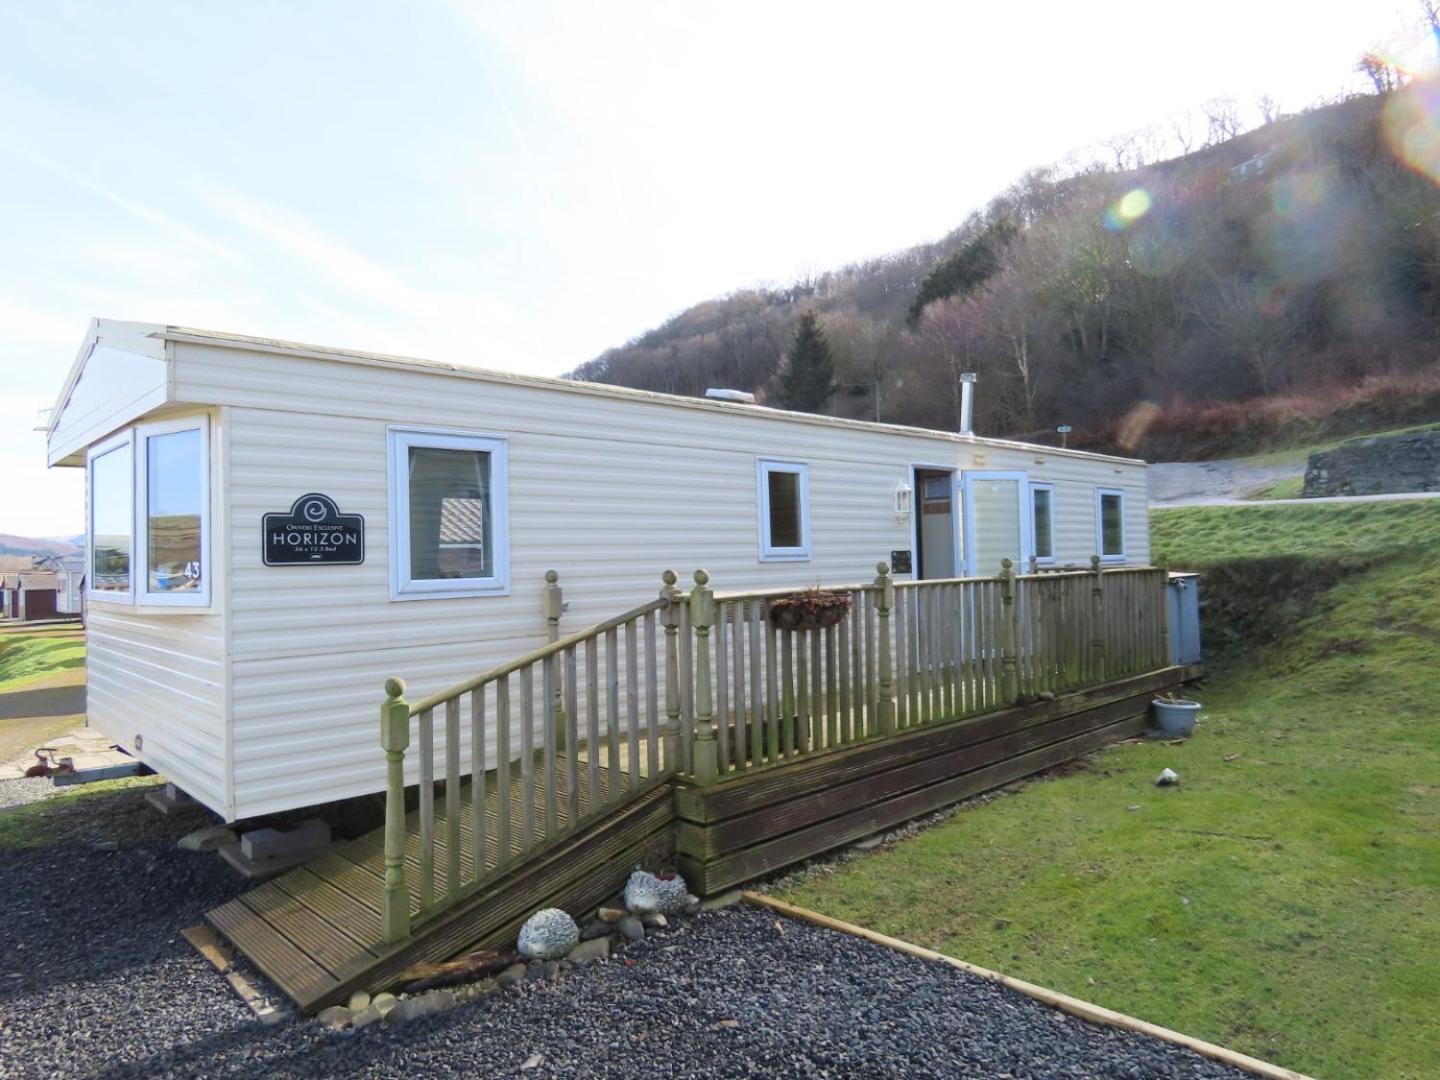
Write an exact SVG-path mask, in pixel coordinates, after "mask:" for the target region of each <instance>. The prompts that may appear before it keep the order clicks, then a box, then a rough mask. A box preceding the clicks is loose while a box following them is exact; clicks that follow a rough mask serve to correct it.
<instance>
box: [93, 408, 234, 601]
mask: <svg viewBox="0 0 1440 1080" xmlns="http://www.w3.org/2000/svg"><path fill="white" fill-rule="evenodd" d="M89 491H90V515H89V531H88V534H87V540H88V545H89V549H90V554H89V562H90V565H89V580H88V593H89V595H90V597H91V598H92V599H96V600H110V601H122V602H130V601H134V602H137V603H140V604H151V605H158V606H175V607H204V606H207V605H208V604H209V603H210V568H209V565H208V563H209V539H210V538H209V519H210V461H209V426H208V422H207V421H206V420H205V419H204V418H203V417H201V418H193V417H192V418H188V419H184V420H168V421H163V422H160V423H154V424H141V425H139V426H137V427H135V428H134V429H132V430H131V431H127V432H126V433H125V434H123V435H121V436H119V437H117V438H115V439H111V440H109V441H107V442H104V443H101V444H100V445H99V446H97V447H95V448H94V449H93V450H92V451H91V452H90V458H89Z"/></svg>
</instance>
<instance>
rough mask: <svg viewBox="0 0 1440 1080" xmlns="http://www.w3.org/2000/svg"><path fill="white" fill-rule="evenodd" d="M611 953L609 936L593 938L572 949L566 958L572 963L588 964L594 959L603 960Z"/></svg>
mask: <svg viewBox="0 0 1440 1080" xmlns="http://www.w3.org/2000/svg"><path fill="white" fill-rule="evenodd" d="M609 955H610V939H609V938H608V937H603V938H591V939H590V940H589V941H582V942H581V943H580V944H579V945H576V946H575V948H573V949H571V950H570V955H569V956H567V957H566V959H567V960H569V961H570V962H571V963H572V964H588V963H590V962H591V961H594V960H602V959H604V958H605V957H607V956H609Z"/></svg>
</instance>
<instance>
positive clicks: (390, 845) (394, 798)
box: [380, 679, 425, 944]
mask: <svg viewBox="0 0 1440 1080" xmlns="http://www.w3.org/2000/svg"><path fill="white" fill-rule="evenodd" d="M380 746H381V747H382V748H383V749H384V751H385V770H386V775H385V891H384V892H383V893H382V895H381V898H380V911H381V922H382V924H383V931H384V935H385V942H386V944H393V943H394V942H397V941H403V940H404V939H405V938H407V937H409V936H410V890H409V889H408V888H407V887H406V884H405V839H406V829H405V751H406V749H407V748H408V747H409V746H410V706H409V704H408V703H407V702H406V701H405V681H404V680H403V679H386V680H385V702H384V704H382V705H381V706H380ZM421 794H422V797H423V795H424V794H425V793H423V792H422V793H421Z"/></svg>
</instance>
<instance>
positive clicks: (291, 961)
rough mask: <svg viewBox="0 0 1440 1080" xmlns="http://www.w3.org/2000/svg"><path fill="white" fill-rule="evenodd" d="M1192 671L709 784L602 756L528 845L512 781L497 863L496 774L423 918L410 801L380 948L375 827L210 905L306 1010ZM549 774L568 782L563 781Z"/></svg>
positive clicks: (950, 775) (882, 814)
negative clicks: (405, 913) (443, 891)
mask: <svg viewBox="0 0 1440 1080" xmlns="http://www.w3.org/2000/svg"><path fill="white" fill-rule="evenodd" d="M1201 673H1202V669H1198V668H1178V667H1167V668H1162V669H1160V670H1155V671H1150V672H1145V673H1142V674H1137V675H1131V676H1127V677H1124V678H1118V679H1112V680H1110V681H1108V682H1106V683H1105V684H1103V685H1100V686H1095V687H1091V688H1089V689H1086V690H1082V691H1077V692H1071V693H1063V694H1060V695H1059V696H1057V697H1055V698H1054V699H1053V700H1042V701H1035V702H1031V703H1029V704H1025V705H1017V706H1012V707H1009V708H1004V709H996V710H992V711H989V712H986V713H983V714H981V715H979V716H971V717H966V718H963V719H951V720H942V721H937V722H934V723H929V724H924V725H921V726H919V727H916V728H913V729H911V730H908V731H905V732H903V733H901V734H897V735H895V736H892V737H890V738H886V739H873V740H869V741H867V742H864V743H859V744H856V745H852V746H848V747H841V748H837V749H836V750H834V751H827V752H823V753H817V754H814V755H812V756H809V757H805V758H800V759H797V760H794V761H782V762H780V763H778V764H776V765H766V766H763V767H760V768H754V769H751V770H749V771H746V772H741V773H732V774H730V775H729V776H727V777H725V778H723V779H722V780H720V782H718V783H714V784H710V785H705V786H701V785H697V784H694V783H691V782H688V781H686V780H684V779H677V778H675V777H674V776H673V775H672V774H670V773H664V774H661V775H656V776H649V775H639V776H637V777H636V779H635V782H634V784H633V786H632V785H631V782H630V776H629V774H627V773H626V772H625V771H624V770H623V769H621V768H617V769H616V770H614V771H612V770H611V769H610V768H609V764H610V762H609V760H608V759H607V758H605V757H604V756H603V754H600V755H599V757H600V763H601V764H602V765H603V766H604V767H603V768H601V769H600V770H599V780H600V783H599V786H598V788H597V794H598V801H599V802H600V804H601V808H600V812H599V813H597V814H593V815H592V814H591V813H590V809H591V806H590V804H591V798H590V795H589V793H588V790H587V786H586V784H585V783H584V782H583V781H582V782H581V785H580V787H579V789H578V791H577V802H578V806H579V812H578V814H577V815H576V820H575V821H574V822H571V821H568V820H566V817H565V810H564V807H565V806H566V805H567V803H568V800H567V799H566V798H563V797H562V798H560V799H558V800H557V801H558V805H559V809H560V813H559V815H558V818H557V819H556V821H555V824H554V826H553V829H552V832H551V834H550V835H549V836H548V837H547V836H544V835H543V827H544V822H545V820H546V818H545V813H544V812H543V809H544V808H543V807H542V806H541V800H542V798H544V796H543V795H542V792H541V789H542V788H543V787H545V786H546V785H544V784H540V783H536V784H534V785H533V788H534V800H535V806H534V808H533V811H532V813H531V815H530V817H531V819H532V820H533V821H534V824H535V828H536V829H537V830H541V832H542V835H540V836H537V837H536V839H535V842H534V843H533V844H531V845H529V846H525V844H524V841H523V839H522V837H521V836H520V829H519V826H518V824H517V823H518V822H520V821H521V820H522V813H521V811H522V809H523V807H522V805H521V802H520V800H521V794H520V792H521V791H522V790H523V788H522V785H521V783H520V782H519V779H518V777H512V782H511V784H510V820H511V822H512V826H511V829H510V844H509V859H508V861H507V862H506V863H505V864H503V865H501V864H500V863H499V850H498V847H497V845H496V844H495V842H494V839H495V837H496V836H498V835H499V830H498V829H497V824H498V809H499V803H498V800H497V797H496V794H495V790H496V785H495V784H494V783H493V782H487V787H486V800H485V814H486V819H487V827H486V829H485V830H484V832H485V835H486V837H487V840H486V843H485V846H484V852H483V853H484V859H483V861H484V864H485V865H484V872H483V873H481V874H480V875H479V876H478V883H475V884H472V885H471V886H470V887H469V890H468V892H467V893H466V894H465V897H464V899H462V900H461V901H459V902H458V903H457V904H455V905H454V906H452V907H450V908H449V909H448V910H445V911H444V912H443V913H440V914H431V915H429V917H425V915H424V908H423V905H422V897H421V892H422V888H423V886H422V868H421V865H420V840H419V836H418V835H417V830H416V828H415V824H416V822H415V819H416V818H417V817H418V812H416V813H412V814H411V815H410V819H411V820H410V829H409V834H408V845H407V850H406V866H407V870H406V883H407V886H408V888H409V890H410V909H411V912H412V915H413V916H414V918H413V920H412V927H413V932H412V933H411V935H410V936H409V937H408V938H406V939H405V940H404V941H402V942H401V943H399V944H396V945H385V944H384V943H383V940H382V934H381V909H382V905H381V892H382V884H383V880H384V857H383V856H384V852H383V836H382V834H381V832H380V831H377V832H375V833H371V834H369V835H367V836H364V837H361V838H360V839H358V840H354V841H351V842H349V843H343V844H340V845H338V846H337V847H335V848H334V849H332V850H330V851H328V852H326V853H325V854H324V855H321V856H319V857H318V858H316V859H314V860H313V861H311V862H309V863H307V864H306V865H305V866H302V867H300V868H298V869H296V870H292V871H290V872H289V873H288V874H285V875H284V876H282V877H279V878H277V879H275V880H274V881H272V882H269V883H267V884H265V885H262V886H260V887H259V888H257V889H254V890H252V891H250V892H248V893H245V894H244V895H242V896H240V897H239V898H237V899H235V900H232V901H231V902H230V903H228V904H225V905H223V906H222V907H219V908H217V909H215V910H214V911H212V912H210V913H209V915H208V918H209V920H210V922H211V923H212V925H214V926H215V928H216V929H217V930H219V931H220V932H221V933H222V934H224V935H225V936H226V937H228V938H229V939H230V940H231V941H232V942H233V943H234V944H235V946H236V947H237V948H238V949H239V950H240V951H241V952H243V953H244V954H245V955H247V956H248V957H249V958H250V959H251V960H252V961H254V963H255V964H256V965H257V966H258V967H259V968H260V969H261V970H262V971H263V972H264V973H265V974H266V975H267V976H269V978H270V979H271V980H272V981H273V982H274V983H275V984H276V985H277V986H278V987H279V988H280V989H281V990H283V991H284V992H285V993H286V994H287V995H288V996H289V997H291V998H292V999H293V1000H294V1001H295V1002H296V1003H297V1004H298V1005H300V1006H301V1008H303V1009H306V1010H309V1011H313V1010H316V1009H319V1008H323V1007H324V1006H326V1005H329V1004H333V1003H335V1002H338V1001H343V1000H345V999H346V998H347V997H348V996H349V995H350V993H352V992H353V991H354V990H357V989H365V990H369V991H372V992H373V991H376V990H379V989H382V988H387V987H389V986H390V985H392V984H393V983H394V981H395V979H396V977H397V976H398V975H399V973H400V972H401V971H403V970H404V969H405V968H406V967H408V966H409V965H410V964H413V963H416V962H419V961H426V960H443V959H448V958H450V957H452V956H455V955H457V954H458V953H460V952H462V951H464V950H466V949H475V948H487V947H492V946H499V945H502V944H505V943H508V942H513V940H514V938H515V936H516V934H517V933H518V931H519V928H520V925H521V923H522V922H523V921H524V919H525V918H527V917H528V916H529V915H530V914H531V913H533V912H534V911H536V910H537V909H539V908H542V907H559V908H563V909H565V910H567V911H571V912H576V913H579V912H584V911H586V910H588V909H591V908H593V907H594V906H596V905H597V904H599V903H601V902H603V901H604V900H605V899H606V898H607V897H608V896H610V895H612V894H613V893H614V892H615V891H616V890H617V889H618V888H619V887H620V885H621V884H622V883H623V882H624V880H625V878H626V876H627V875H628V874H629V873H630V871H631V870H632V869H633V868H634V867H635V866H636V865H637V864H638V865H648V866H655V865H659V864H663V863H666V862H668V861H670V860H672V859H678V862H679V865H680V868H681V870H682V871H683V872H684V874H685V877H686V879H687V880H688V881H689V883H690V886H691V888H692V889H694V890H695V891H696V892H699V893H702V894H713V893H716V892H719V891H721V890H723V889H726V888H729V887H731V886H733V885H735V884H737V883H740V882H743V881H748V880H751V879H753V878H756V877H759V876H761V875H764V874H767V873H770V872H773V871H774V870H777V869H780V868H782V867H784V866H788V865H790V864H793V863H795V862H797V861H800V860H802V859H805V858H809V857H811V856H813V855H816V854H819V853H821V852H823V851H826V850H829V849H831V848H834V847H837V846H840V845H842V844H845V843H849V842H851V841H853V840H855V839H858V838H859V837H862V836H865V835H867V834H869V833H873V832H875V831H876V830H879V829H884V828H889V827H892V826H894V825H897V824H900V823H901V822H904V821H907V820H910V819H912V818H915V817H918V816H920V815H923V814H925V813H927V812H929V811H931V810H934V809H936V808H938V807H941V806H945V805H948V804H950V803H954V802H957V801H959V800H961V799H964V798H967V797H968V796H970V795H974V794H977V793H979V792H982V791H987V790H990V789H992V788H995V787H999V786H1000V785H1002V784H1005V783H1007V782H1009V781H1011V780H1013V779H1015V778H1017V777H1020V776H1025V775H1028V774H1030V773H1033V772H1037V771H1039V770H1041V769H1045V768H1047V767H1049V766H1051V765H1054V764H1057V763H1059V762H1061V761H1065V760H1068V759H1070V758H1073V757H1075V756H1077V755H1079V754H1082V753H1084V752H1086V751H1088V750H1091V749H1093V748H1095V747H1098V746H1101V745H1103V744H1105V743H1109V742H1113V741H1115V740H1117V739H1121V738H1125V737H1127V736H1129V735H1133V734H1135V733H1137V732H1139V731H1140V730H1142V729H1143V728H1144V726H1145V723H1146V716H1147V713H1148V707H1149V701H1150V699H1151V698H1152V697H1153V696H1154V695H1155V694H1156V693H1157V692H1160V691H1163V690H1166V689H1170V688H1173V687H1178V686H1179V685H1181V684H1182V683H1183V682H1185V681H1188V680H1190V679H1192V678H1195V677H1198V676H1199V675H1200V674H1201ZM598 753H599V752H598V751H597V754H598ZM640 757H641V760H642V761H644V760H647V757H648V755H645V754H641V755H640ZM632 760H633V759H632ZM619 764H620V763H619V762H617V766H618V765H619ZM518 771H519V769H518V765H517V767H516V772H517V773H518ZM587 771H588V770H580V775H581V776H582V777H583V776H584V774H585V772H587ZM493 778H494V777H493V774H491V780H493ZM547 782H553V783H554V784H555V785H557V786H556V788H555V789H554V790H557V791H560V792H561V793H562V794H563V793H564V784H563V778H562V777H558V776H557V777H553V778H548V780H547ZM443 805H444V800H443V799H442V800H440V801H439V802H437V806H436V815H437V817H439V816H440V815H441V814H442V813H443ZM461 805H462V807H463V809H462V817H461V822H460V838H461V852H460V859H459V871H460V875H461V879H462V880H471V881H473V880H474V878H475V862H474V856H473V850H474V849H473V842H474V821H473V820H472V818H471V816H470V809H469V807H470V800H469V793H468V791H467V792H465V793H464V797H463V798H462V799H461ZM552 805H553V804H552ZM606 807H609V809H606ZM445 831H446V830H443V829H437V830H436V832H435V845H436V847H435V850H434V866H435V874H436V878H437V883H436V884H437V891H438V889H439V879H440V877H441V875H443V873H444V870H443V868H444V867H445V865H446V862H447V859H446V856H447V851H448V849H447V847H446V840H445ZM522 851H524V852H526V854H524V855H523V856H521V852H522Z"/></svg>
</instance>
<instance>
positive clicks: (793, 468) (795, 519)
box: [756, 460, 810, 562]
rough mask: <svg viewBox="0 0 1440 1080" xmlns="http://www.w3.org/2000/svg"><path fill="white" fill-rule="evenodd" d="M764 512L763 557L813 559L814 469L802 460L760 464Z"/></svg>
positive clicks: (758, 474) (758, 472)
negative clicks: (811, 484)
mask: <svg viewBox="0 0 1440 1080" xmlns="http://www.w3.org/2000/svg"><path fill="white" fill-rule="evenodd" d="M756 487H757V489H758V491H757V494H758V495H759V512H760V560H761V561H762V562H783V561H803V560H806V559H809V558H810V469H809V468H808V466H806V465H804V464H803V463H801V462H798V461H765V460H761V461H759V462H757V464H756Z"/></svg>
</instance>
